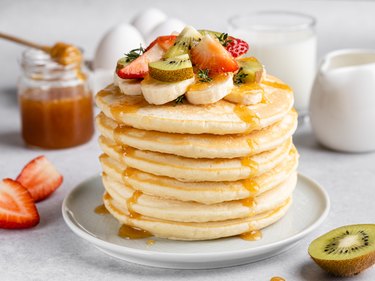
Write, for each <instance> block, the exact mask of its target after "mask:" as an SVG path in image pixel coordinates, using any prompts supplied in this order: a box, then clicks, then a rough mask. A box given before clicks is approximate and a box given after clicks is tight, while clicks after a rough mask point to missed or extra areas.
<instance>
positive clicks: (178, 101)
mask: <svg viewBox="0 0 375 281" xmlns="http://www.w3.org/2000/svg"><path fill="white" fill-rule="evenodd" d="M184 100H185V95H181V96H179V97H178V98H176V99H175V100H174V102H175V103H176V104H181V103H184Z"/></svg>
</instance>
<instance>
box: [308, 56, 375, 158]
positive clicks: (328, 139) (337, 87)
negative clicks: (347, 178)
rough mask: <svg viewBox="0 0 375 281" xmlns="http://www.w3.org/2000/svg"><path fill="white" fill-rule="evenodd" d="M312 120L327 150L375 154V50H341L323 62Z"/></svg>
mask: <svg viewBox="0 0 375 281" xmlns="http://www.w3.org/2000/svg"><path fill="white" fill-rule="evenodd" d="M310 118H311V124H312V128H313V130H314V133H315V136H316V138H317V139H318V141H319V142H320V143H321V144H323V145H324V146H326V147H329V148H332V149H335V150H341V151H347V152H365V151H371V150H375V50H362V49H349V50H339V51H335V52H332V53H330V54H328V55H327V56H326V57H325V58H324V60H323V62H322V63H321V65H320V67H319V70H318V73H317V75H316V78H315V82H314V86H313V88H312V93H311V98H310Z"/></svg>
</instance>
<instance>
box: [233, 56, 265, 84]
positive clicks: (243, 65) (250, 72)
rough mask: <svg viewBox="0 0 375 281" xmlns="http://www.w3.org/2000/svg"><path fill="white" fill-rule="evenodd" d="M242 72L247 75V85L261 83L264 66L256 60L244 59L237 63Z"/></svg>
mask: <svg viewBox="0 0 375 281" xmlns="http://www.w3.org/2000/svg"><path fill="white" fill-rule="evenodd" d="M237 62H238V66H239V67H240V69H241V72H243V73H245V74H247V76H246V78H245V79H244V80H245V82H246V83H253V82H257V83H259V82H260V80H261V79H262V74H263V65H262V64H261V63H260V62H259V61H258V60H257V59H255V58H244V59H240V60H238V61H237Z"/></svg>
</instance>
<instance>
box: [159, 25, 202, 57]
mask: <svg viewBox="0 0 375 281" xmlns="http://www.w3.org/2000/svg"><path fill="white" fill-rule="evenodd" d="M201 39H202V35H201V34H200V33H199V32H198V31H197V30H196V29H195V28H194V27H192V26H186V27H185V28H184V29H183V30H182V31H181V33H180V34H179V35H178V36H177V38H176V41H175V43H174V44H173V46H172V47H170V48H169V49H168V51H167V52H166V53H165V55H164V58H173V57H177V56H180V55H183V54H187V53H189V50H190V49H191V47H192V46H193V44H194V43H196V42H199V41H200V40H201Z"/></svg>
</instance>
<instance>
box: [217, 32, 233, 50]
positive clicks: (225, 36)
mask: <svg viewBox="0 0 375 281" xmlns="http://www.w3.org/2000/svg"><path fill="white" fill-rule="evenodd" d="M216 37H217V39H219V41H220V44H221V45H223V47H226V46H227V45H228V43H230V42H232V41H233V40H231V39H229V38H228V33H221V34H220V35H216Z"/></svg>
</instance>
